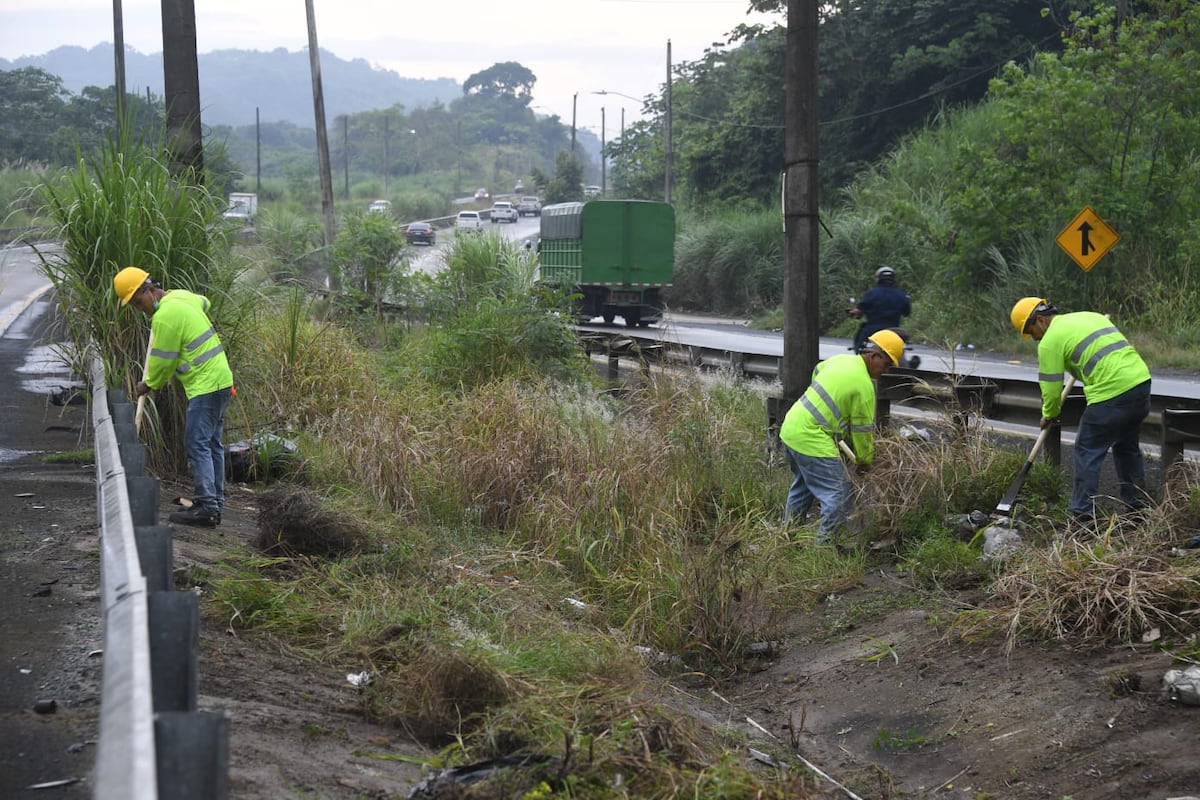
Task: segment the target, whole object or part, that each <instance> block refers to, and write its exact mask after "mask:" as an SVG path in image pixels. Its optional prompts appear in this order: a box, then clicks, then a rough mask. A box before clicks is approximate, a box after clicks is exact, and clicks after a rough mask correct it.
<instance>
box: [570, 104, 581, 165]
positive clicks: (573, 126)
mask: <svg viewBox="0 0 1200 800" xmlns="http://www.w3.org/2000/svg"><path fill="white" fill-rule="evenodd" d="M578 105H579V92H576V93H575V94H573V95H571V152H572V153H574V152H575V109H576V108H577V107H578Z"/></svg>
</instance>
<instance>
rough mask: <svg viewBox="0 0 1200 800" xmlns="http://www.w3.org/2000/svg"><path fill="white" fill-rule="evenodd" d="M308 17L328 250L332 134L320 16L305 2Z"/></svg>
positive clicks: (330, 241) (331, 232)
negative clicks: (327, 121)
mask: <svg viewBox="0 0 1200 800" xmlns="http://www.w3.org/2000/svg"><path fill="white" fill-rule="evenodd" d="M304 11H305V13H306V14H307V15H308V64H309V70H310V71H311V72H312V88H313V117H314V118H315V121H316V126H317V169H318V170H319V171H320V173H321V212H322V216H323V217H324V218H325V246H326V247H328V246H329V245H331V244H333V238H334V234H335V231H334V224H333V171H332V169H331V168H330V166H329V131H328V130H327V129H326V128H325V95H324V93H323V92H322V90H321V52H320V50H319V49H318V47H317V15H316V13H315V12H314V11H313V0H304Z"/></svg>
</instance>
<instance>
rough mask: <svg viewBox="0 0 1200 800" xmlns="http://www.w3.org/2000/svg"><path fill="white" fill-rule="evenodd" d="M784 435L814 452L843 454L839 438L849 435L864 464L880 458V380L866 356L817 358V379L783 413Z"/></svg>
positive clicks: (805, 450)
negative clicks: (877, 449)
mask: <svg viewBox="0 0 1200 800" xmlns="http://www.w3.org/2000/svg"><path fill="white" fill-rule="evenodd" d="M779 438H780V439H782V440H783V443H784V444H786V445H787V446H788V447H790V448H792V449H793V450H795V451H796V452H797V453H800V454H801V455H806V456H812V457H814V458H840V457H841V454H840V453H839V452H838V446H837V439H838V438H843V439H849V440H850V443H851V445H852V446H853V448H854V454H855V456H856V458H855V460H856V462H857V463H858V464H870V463H871V462H872V461H874V460H875V382H874V381H872V380H871V375H870V373H868V372H867V362H865V361H863V359H862V356H857V355H852V354H849V353H847V354H845V355H840V356H834V357H833V358H829V359H826V360H825V361H822V362H821V363H819V364H817V368H816V369H814V370H813V380H812V384H811V385H809V387H808V388H807V389H805V390H804V394H803V395H801V396H800V399H799V400H797V401H796V402H795V403H793V404H792V407H791V408H790V409H788V412H787V415H786V416H785V417H784V418H783V425H781V426H780V428H779Z"/></svg>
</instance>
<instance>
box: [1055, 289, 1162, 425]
mask: <svg viewBox="0 0 1200 800" xmlns="http://www.w3.org/2000/svg"><path fill="white" fill-rule="evenodd" d="M1064 370H1065V371H1067V372H1070V373H1071V374H1072V375H1074V376H1075V380H1077V381H1079V382H1081V383H1082V384H1083V394H1084V396H1085V397H1087V401H1088V404H1089V405H1090V404H1092V403H1102V402H1104V401H1105V400H1111V399H1112V398H1114V397H1116V396H1117V395H1120V394H1124V393H1125V392H1127V391H1129V390H1130V389H1132V388H1133V387H1135V386H1137V385H1138V384H1141V383H1145V382H1146V381H1148V380H1150V368H1149V367H1147V366H1146V362H1145V361H1142V357H1141V356H1140V355H1138V352H1137V350H1134V349H1133V345H1131V344H1130V343H1129V340H1128V339H1126V338H1125V337H1124V336H1123V335H1122V334H1121V332H1120V331H1119V330H1117V327H1116V326H1115V325H1113V324H1112V320H1110V319H1109V318H1108V317H1106V316H1104V315H1103V314H1097V313H1096V312H1094V311H1076V312H1074V313H1071V314H1055V315H1054V316H1053V317H1051V318H1050V325H1049V326H1048V327H1047V328H1046V333H1045V334H1043V335H1042V340H1041V341H1040V342H1038V384H1039V385H1040V386H1041V388H1042V416H1043V417H1045V418H1046V419H1055V418H1056V417H1058V415H1059V414H1060V413H1062V389H1063V371H1064Z"/></svg>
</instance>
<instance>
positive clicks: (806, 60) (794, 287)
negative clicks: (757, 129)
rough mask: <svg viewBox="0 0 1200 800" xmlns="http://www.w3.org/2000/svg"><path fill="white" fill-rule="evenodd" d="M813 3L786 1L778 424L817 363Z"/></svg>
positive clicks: (816, 98) (775, 418) (771, 413)
mask: <svg viewBox="0 0 1200 800" xmlns="http://www.w3.org/2000/svg"><path fill="white" fill-rule="evenodd" d="M817 3H818V0H788V18H787V19H788V21H787V73H786V78H787V81H786V85H787V89H786V93H787V98H786V105H785V107H786V118H787V129H786V131H785V133H784V151H785V152H784V174H783V180H784V185H783V192H782V195H783V209H782V212H783V231H784V245H785V250H784V253H785V257H784V259H785V263H784V271H783V361H782V362H781V369H782V372H783V375H782V380H783V397H782V398H771V400H772V401H774V400H778V401H779V402H780V405H778V406H776V407H775V408H773V409H772V408H771V406H770V405H768V417H769V418H770V419H772V420H773V421H774V422H776V423H778V422H781V421H782V420H783V415H784V414H785V413H787V410H788V408H790V407H791V404H792V403H793V402H795V401H796V400H797V399H798V398H799V397H800V394H801V393H802V392H803V391H804V389H805V388H806V386H807V383H808V379H809V377H810V376H811V375H812V371H813V368H814V367H815V366H816V365H817V361H818V360H819V359H820V329H819V327H818V325H817V320H818V318H819V316H820V314H819V308H818V298H819V296H820V293H819V289H820V286H819V276H818V265H819V262H818V245H819V234H820V229H819V225H820V219H819V217H818V211H819V207H818V204H817V190H818V186H819V182H818V173H817V167H818V163H819V162H818V158H817V122H818V120H817V116H818V111H819V108H820V104H819V95H818V92H817V66H818V64H817V20H818V16H817Z"/></svg>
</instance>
